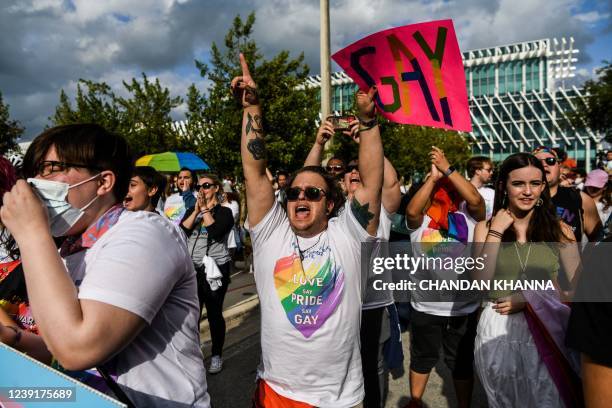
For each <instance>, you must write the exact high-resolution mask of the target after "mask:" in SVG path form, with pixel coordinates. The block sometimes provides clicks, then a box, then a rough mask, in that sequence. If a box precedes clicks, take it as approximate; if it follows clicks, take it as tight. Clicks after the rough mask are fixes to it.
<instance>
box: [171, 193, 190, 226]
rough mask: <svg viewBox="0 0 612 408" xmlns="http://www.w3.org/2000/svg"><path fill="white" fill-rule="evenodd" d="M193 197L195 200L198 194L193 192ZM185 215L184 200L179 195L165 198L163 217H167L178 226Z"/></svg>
mask: <svg viewBox="0 0 612 408" xmlns="http://www.w3.org/2000/svg"><path fill="white" fill-rule="evenodd" d="M193 196H194V197H196V198H197V196H198V194H197V193H195V192H194V193H193ZM185 213H187V208H186V207H185V200H184V199H183V197H182V196H181V193H175V194H172V195H171V196H169V197H168V198H166V201H165V202H164V215H165V216H166V217H168V219H169V220H170V221H172V222H173V223H174V224H176V225H179V224H180V223H181V221H182V220H183V217H184V216H185Z"/></svg>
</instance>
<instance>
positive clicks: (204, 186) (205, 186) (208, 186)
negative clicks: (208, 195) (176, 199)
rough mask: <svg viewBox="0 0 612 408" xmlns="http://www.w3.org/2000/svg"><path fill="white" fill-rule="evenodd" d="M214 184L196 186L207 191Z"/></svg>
mask: <svg viewBox="0 0 612 408" xmlns="http://www.w3.org/2000/svg"><path fill="white" fill-rule="evenodd" d="M214 186H215V184H213V183H202V184H198V188H203V189H204V190H208V189H209V188H211V187H214Z"/></svg>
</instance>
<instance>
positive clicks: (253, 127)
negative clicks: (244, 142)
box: [246, 113, 263, 136]
mask: <svg viewBox="0 0 612 408" xmlns="http://www.w3.org/2000/svg"><path fill="white" fill-rule="evenodd" d="M251 131H253V133H255V135H256V136H261V135H263V126H262V121H261V116H259V115H255V116H251V114H250V113H247V124H246V134H247V135H248V134H249V133H251Z"/></svg>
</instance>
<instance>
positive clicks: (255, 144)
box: [247, 137, 266, 160]
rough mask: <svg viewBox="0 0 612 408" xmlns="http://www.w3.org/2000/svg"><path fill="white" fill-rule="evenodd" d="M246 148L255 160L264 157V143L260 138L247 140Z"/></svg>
mask: <svg viewBox="0 0 612 408" xmlns="http://www.w3.org/2000/svg"><path fill="white" fill-rule="evenodd" d="M247 149H248V150H249V152H251V154H252V155H253V158H254V159H255V160H261V159H264V158H265V157H266V144H265V143H264V141H263V139H261V138H258V137H257V138H255V139H251V140H249V142H248V143H247Z"/></svg>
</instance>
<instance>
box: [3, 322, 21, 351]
mask: <svg viewBox="0 0 612 408" xmlns="http://www.w3.org/2000/svg"><path fill="white" fill-rule="evenodd" d="M4 327H6V328H7V329H11V330H12V331H14V332H15V340H13V344H11V345H10V346H11V347H13V348H15V346H16V345H17V344H19V342H20V341H21V330H19V329H18V328H16V327H15V326H4Z"/></svg>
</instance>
